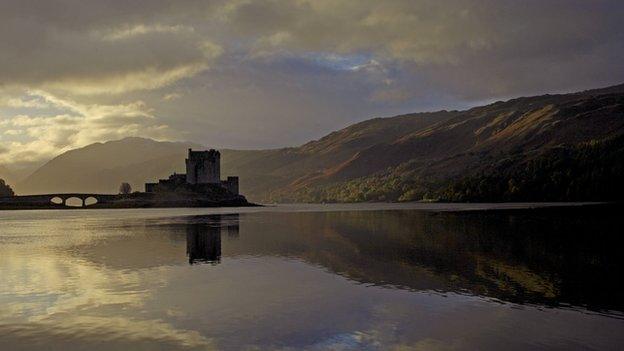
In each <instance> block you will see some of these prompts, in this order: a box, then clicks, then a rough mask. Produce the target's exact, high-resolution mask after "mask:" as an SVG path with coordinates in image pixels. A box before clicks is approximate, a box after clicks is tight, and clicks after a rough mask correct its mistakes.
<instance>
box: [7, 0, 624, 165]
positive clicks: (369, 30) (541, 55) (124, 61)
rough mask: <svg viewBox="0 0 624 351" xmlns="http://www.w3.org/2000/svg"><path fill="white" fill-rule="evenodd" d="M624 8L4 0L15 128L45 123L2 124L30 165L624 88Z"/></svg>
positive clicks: (492, 2)
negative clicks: (123, 144)
mask: <svg viewBox="0 0 624 351" xmlns="http://www.w3.org/2000/svg"><path fill="white" fill-rule="evenodd" d="M623 17H624V3H623V2H621V1H615V0H597V1H591V2H587V1H582V0H565V1H564V0H551V1H548V2H544V1H538V0H528V1H511V0H502V1H501V0H461V1H460V0H448V1H438V0H393V1H375V0H340V1H336V0H298V1H291V0H231V1H226V0H215V1H201V0H178V1H173V0H137V1H132V2H115V3H114V4H110V3H108V2H102V1H99V0H49V1H45V2H41V1H32V0H23V1H3V2H0V23H2V30H0V77H2V81H1V82H0V123H2V122H1V121H3V120H4V121H7V120H9V121H11V122H7V123H13V122H18V121H19V118H17V116H27V117H28V118H29V119H30V120H31V121H36V123H41V126H40V127H39V129H38V130H36V131H35V130H34V129H33V130H32V131H31V132H30V133H28V131H27V130H26V129H18V128H15V127H14V126H12V124H7V123H5V124H0V128H3V129H2V130H0V134H1V135H2V138H3V139H2V143H3V144H4V145H3V146H5V147H8V146H7V145H14V146H15V147H19V146H23V149H24V150H30V151H29V152H31V153H30V154H28V155H29V156H28V157H29V159H30V158H33V157H35V156H34V155H36V154H38V155H39V157H43V155H44V154H46V155H48V154H51V153H52V152H53V151H52V150H55V151H54V152H59V151H61V150H65V149H64V147H60V148H59V147H54V148H52V147H47V148H46V145H48V146H50V145H57V146H58V145H61V144H67V147H71V146H75V145H83V144H84V143H86V142H87V141H88V139H89V138H92V140H90V141H91V142H94V141H98V140H104V138H107V137H111V138H113V137H121V136H128V135H133V134H135V133H139V131H141V130H145V131H146V133H147V134H149V135H148V136H150V135H156V136H160V137H163V136H164V135H166V136H167V137H171V135H174V134H175V135H178V136H183V137H185V138H189V139H191V141H195V142H199V143H202V144H208V145H214V146H227V147H239V148H257V147H277V146H287V145H293V144H301V143H303V142H305V141H308V140H309V139H311V138H315V137H319V136H321V135H323V134H325V133H327V132H329V131H331V130H335V129H338V128H341V127H344V126H346V125H348V124H350V123H352V122H356V121H360V120H362V119H365V118H369V117H373V116H388V115H394V114H399V113H409V112H415V111H422V110H436V109H454V108H465V107H469V106H473V105H475V104H477V103H482V102H483V101H493V100H499V99H503V98H507V97H514V96H518V95H536V94H541V93H550V92H561V91H574V90H582V89H588V88H593V87H600V86H607V85H610V84H618V83H621V82H622V81H624V66H623V65H622V64H621V58H622V56H623V55H624V25H623V24H622V21H621V18H623ZM29 91H30V92H32V91H38V92H45V94H43V93H42V94H39V95H37V94H35V95H32V94H29V93H28V92H29ZM3 92H5V93H3ZM46 94H48V95H46ZM46 96H47V97H46ZM181 96H183V98H180V97H181ZM54 98H57V99H60V100H62V101H64V102H71V103H72V104H74V105H80V108H82V109H87V110H80V111H78V110H75V109H72V107H71V106H65V105H63V103H62V102H60V101H56V102H57V103H53V101H52V100H54ZM46 99H47V100H46ZM44 100H45V101H44ZM137 101H141V102H142V105H141V106H138V105H133V104H134V103H135V102H137ZM75 107H77V106H74V108H75ZM107 108H108V109H111V110H114V109H116V108H118V109H121V110H116V111H112V112H110V114H109V113H108V112H106V111H104V110H105V109H107ZM89 109H91V110H89ZM130 111H134V112H130ZM64 115H67V116H64ZM63 116H64V117H63ZM88 116H100V117H97V118H90V117H88ZM38 118H41V119H38ZM22 119H23V117H22ZM72 121H73V122H72ZM86 121H88V122H86ZM70 122H71V123H70ZM20 123H21V122H20ZM23 123H27V122H26V121H23ZM72 123H73V124H72ZM72 125H73V127H72ZM86 126H88V127H86ZM23 128H35V127H34V126H31V127H26V126H23ZM72 128H73V129H72ZM7 130H15V131H18V130H21V131H22V132H21V134H19V135H18V134H11V133H13V132H10V133H9V134H6V133H5V132H6V131H7ZM76 130H79V131H80V132H79V133H76V134H75V135H74V134H72V133H71V132H70V131H76ZM173 130H176V131H179V133H178V132H176V133H172V131H173ZM48 131H49V132H48ZM37 133H40V134H38V135H39V136H36V134H37ZM48 133H51V134H52V135H51V136H47V135H48ZM26 137H28V138H26ZM63 138H67V139H68V141H66V142H63V140H62V139H63ZM35 142H38V143H39V144H40V145H39V144H33V143H35ZM7 143H17V144H7ZM27 144H28V145H31V147H26V145H27ZM35 146H41V147H42V148H43V149H45V150H48V151H45V152H44V151H41V150H39V151H38V150H36V149H35ZM43 149H42V150H43ZM13 156H16V155H15V154H13Z"/></svg>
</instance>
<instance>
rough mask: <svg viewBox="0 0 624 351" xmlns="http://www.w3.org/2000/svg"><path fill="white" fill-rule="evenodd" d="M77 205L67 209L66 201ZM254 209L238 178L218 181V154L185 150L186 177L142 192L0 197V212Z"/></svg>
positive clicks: (175, 176) (176, 177)
mask: <svg viewBox="0 0 624 351" xmlns="http://www.w3.org/2000/svg"><path fill="white" fill-rule="evenodd" d="M70 199H74V200H76V199H77V200H78V201H79V205H78V206H75V205H74V206H70V205H69V204H68V200H70ZM225 206H257V205H256V204H252V203H250V202H248V201H247V199H246V198H245V197H244V196H243V195H240V194H239V190H238V177H232V176H230V177H227V179H226V180H221V154H220V153H219V151H217V150H213V149H211V150H207V151H193V150H192V149H189V150H188V158H187V159H186V173H185V174H176V173H174V174H172V175H171V176H169V178H167V179H160V180H159V181H158V182H157V183H146V184H145V191H144V192H134V193H120V194H89V193H80V194H79V193H63V194H41V195H24V196H3V197H0V210H20V209H68V208H157V207H158V208H164V207H225Z"/></svg>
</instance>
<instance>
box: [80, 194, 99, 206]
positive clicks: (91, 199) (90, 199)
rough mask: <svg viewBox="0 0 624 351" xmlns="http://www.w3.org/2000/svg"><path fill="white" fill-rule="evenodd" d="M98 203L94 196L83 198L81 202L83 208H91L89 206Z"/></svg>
mask: <svg viewBox="0 0 624 351" xmlns="http://www.w3.org/2000/svg"><path fill="white" fill-rule="evenodd" d="M98 202H99V200H98V198H97V197H95V196H87V197H86V198H84V200H83V204H84V206H85V207H87V206H91V205H95V204H97V203H98Z"/></svg>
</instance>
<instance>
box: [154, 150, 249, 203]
mask: <svg viewBox="0 0 624 351" xmlns="http://www.w3.org/2000/svg"><path fill="white" fill-rule="evenodd" d="M206 184H212V185H217V186H221V187H223V188H225V189H227V190H228V191H230V192H231V193H233V194H235V195H238V177H227V180H221V153H219V151H217V150H213V149H211V150H208V151H193V150H192V149H189V150H188V158H187V159H186V174H176V173H174V174H172V175H171V176H169V178H168V179H160V180H159V181H158V183H145V192H146V193H154V192H159V191H162V190H168V191H172V190H175V189H178V188H180V186H182V185H190V186H196V187H197V186H200V187H201V186H205V185H206Z"/></svg>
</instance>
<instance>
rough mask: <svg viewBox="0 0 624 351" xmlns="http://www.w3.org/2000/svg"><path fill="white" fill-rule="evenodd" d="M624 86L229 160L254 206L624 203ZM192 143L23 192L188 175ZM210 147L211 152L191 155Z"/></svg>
mask: <svg viewBox="0 0 624 351" xmlns="http://www.w3.org/2000/svg"><path fill="white" fill-rule="evenodd" d="M623 134H624V85H619V86H614V87H609V88H605V89H598V90H590V91H585V92H580V93H574V94H562V95H544V96H536V97H524V98H518V99H513V100H509V101H505V102H502V101H499V102H496V103H493V104H490V105H487V106H482V107H476V108H472V109H470V110H467V111H440V112H433V113H415V114H409V115H402V116H396V117H390V118H375V119H371V120H367V121H364V122H361V123H357V124H354V125H352V126H349V127H347V128H345V129H342V130H340V131H336V132H333V133H331V134H329V135H327V136H325V137H324V138H321V139H319V140H316V141H312V142H309V143H307V144H305V145H302V146H300V147H293V148H284V149H274V150H222V156H221V159H222V173H223V174H224V176H225V175H228V174H233V175H239V176H240V177H241V192H242V193H243V194H245V195H246V196H247V197H248V198H249V199H250V200H252V201H313V202H316V201H403V200H420V199H423V198H424V199H445V200H456V201H516V200H536V201H538V200H600V199H615V198H618V197H619V198H621V195H623V194H624V191H623V188H622V185H620V181H619V179H620V178H621V177H622V176H623V175H624V170H623V167H624V166H623V162H624V136H623ZM189 145H190V144H186V143H161V142H156V141H153V140H149V139H137V138H129V139H123V140H119V141H114V142H108V143H103V144H94V145H90V146H87V147H85V148H82V149H78V150H73V151H70V152H67V153H65V154H63V155H61V156H59V157H57V158H55V159H54V160H52V161H50V162H48V163H47V164H46V165H44V166H43V167H41V168H40V169H39V170H37V171H36V172H35V173H33V175H31V176H30V177H28V178H27V179H26V180H25V181H23V182H21V183H20V184H18V186H17V187H16V188H17V189H16V190H17V192H19V193H22V192H29V193H32V192H49V191H106V192H112V191H115V190H116V186H117V185H118V184H119V183H120V182H121V181H129V182H131V184H132V185H133V187H135V188H136V189H140V188H142V186H141V184H142V183H143V182H145V181H149V180H154V179H156V178H158V177H163V176H166V175H168V174H169V173H171V172H172V171H174V170H178V171H183V162H184V161H183V160H184V155H185V152H186V149H187V147H189ZM191 147H196V148H199V147H200V146H191Z"/></svg>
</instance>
